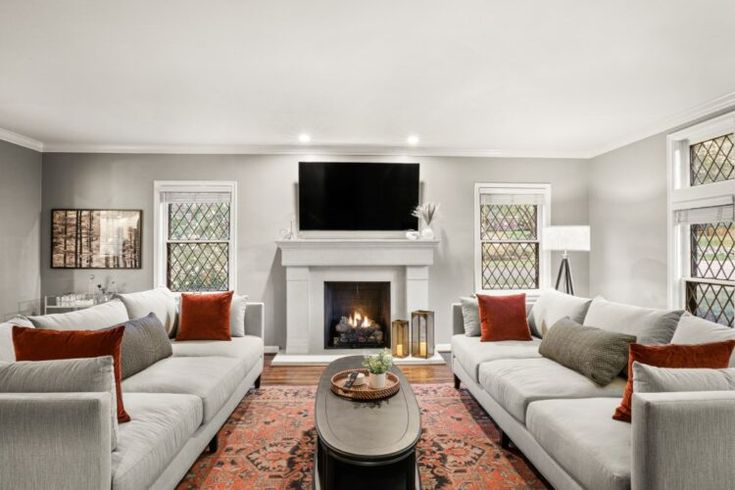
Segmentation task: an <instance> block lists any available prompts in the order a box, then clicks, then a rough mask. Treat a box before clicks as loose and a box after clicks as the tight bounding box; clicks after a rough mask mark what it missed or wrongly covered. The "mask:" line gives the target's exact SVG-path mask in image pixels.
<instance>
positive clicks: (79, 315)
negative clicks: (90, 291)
mask: <svg viewBox="0 0 735 490" xmlns="http://www.w3.org/2000/svg"><path fill="white" fill-rule="evenodd" d="M26 318H27V319H28V320H29V321H30V322H31V323H32V324H33V326H34V327H36V328H44V329H51V330H99V329H102V328H108V327H112V326H114V325H118V324H120V323H123V322H126V321H128V320H129V319H130V317H129V316H128V312H127V310H126V309H125V306H124V305H123V304H122V303H121V302H120V301H117V300H113V301H108V302H107V303H102V304H101V305H95V306H92V307H90V308H85V309H83V310H78V311H70V312H68V313H54V314H52V315H39V316H29V317H26ZM15 323H16V324H17V323H18V322H15ZM20 326H23V325H20Z"/></svg>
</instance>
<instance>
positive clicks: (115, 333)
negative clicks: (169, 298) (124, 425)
mask: <svg viewBox="0 0 735 490" xmlns="http://www.w3.org/2000/svg"><path fill="white" fill-rule="evenodd" d="M124 331H125V328H124V327H122V326H119V327H114V328H110V329H105V330H94V331H91V330H67V331H62V330H46V329H39V328H26V327H18V326H14V327H13V346H14V347H15V357H16V359H18V360H19V361H51V360H56V359H77V358H87V357H101V356H112V360H113V367H114V373H115V394H116V395H117V420H118V422H128V421H129V420H130V416H129V415H128V414H127V412H126V411H125V406H124V405H123V398H122V386H121V384H120V382H121V379H120V375H121V372H122V370H121V369H120V357H121V356H120V351H121V349H120V347H121V345H122V337H123V332H124Z"/></svg>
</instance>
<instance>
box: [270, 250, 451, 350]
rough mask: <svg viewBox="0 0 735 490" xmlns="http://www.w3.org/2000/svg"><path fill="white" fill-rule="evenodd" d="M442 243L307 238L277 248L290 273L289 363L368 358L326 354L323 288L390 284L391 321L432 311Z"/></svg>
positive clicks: (287, 300) (287, 282) (287, 345)
mask: <svg viewBox="0 0 735 490" xmlns="http://www.w3.org/2000/svg"><path fill="white" fill-rule="evenodd" d="M438 243H439V242H438V241H437V240H407V239H397V238H396V239H392V238H374V239H373V238H365V239H358V238H355V239H342V238H313V239H311V238H309V239H294V240H280V241H278V242H276V244H277V245H278V247H279V248H280V249H281V263H282V265H283V266H284V267H285V268H286V308H287V313H286V352H285V354H286V356H285V357H288V356H292V357H304V355H307V356H310V355H311V356H315V355H322V356H323V355H335V354H337V355H355V354H361V353H363V352H364V351H363V350H362V349H325V348H324V283H325V282H331V281H343V282H347V281H385V282H390V311H391V321H392V320H397V319H403V320H406V319H410V312H411V311H414V310H419V309H431V305H429V269H430V266H431V265H432V264H433V263H434V250H435V248H436V246H437V244H438ZM277 358H278V356H277ZM277 358H276V359H274V363H276V360H277Z"/></svg>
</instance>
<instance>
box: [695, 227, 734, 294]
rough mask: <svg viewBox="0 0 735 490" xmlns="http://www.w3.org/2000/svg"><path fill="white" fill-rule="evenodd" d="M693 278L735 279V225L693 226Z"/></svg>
mask: <svg viewBox="0 0 735 490" xmlns="http://www.w3.org/2000/svg"><path fill="white" fill-rule="evenodd" d="M691 241H692V245H691V250H692V277H701V278H704V279H722V280H724V281H730V280H733V279H735V224H733V223H710V224H702V225H692V226H691Z"/></svg>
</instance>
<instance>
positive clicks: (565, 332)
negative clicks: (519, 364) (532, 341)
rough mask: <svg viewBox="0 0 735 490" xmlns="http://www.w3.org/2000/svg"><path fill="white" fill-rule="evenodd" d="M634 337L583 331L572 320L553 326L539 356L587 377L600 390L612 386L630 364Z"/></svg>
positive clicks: (594, 330)
mask: <svg viewBox="0 0 735 490" xmlns="http://www.w3.org/2000/svg"><path fill="white" fill-rule="evenodd" d="M633 342H635V337H634V336H632V335H625V334H621V333H615V332H607V331H605V330H601V329H599V328H595V327H583V326H582V325H580V324H579V323H577V322H574V321H572V320H570V319H569V318H562V319H561V320H559V321H558V322H556V323H555V324H554V326H553V327H552V328H550V329H549V331H548V332H547V333H546V335H545V336H544V338H543V340H542V341H541V345H539V349H538V351H539V353H540V354H541V355H542V356H544V357H546V358H548V359H551V360H552V361H556V362H558V363H559V364H561V365H562V366H565V367H568V368H569V369H572V370H574V371H577V372H578V373H579V374H582V375H584V376H586V377H587V378H589V379H591V380H592V381H594V382H595V383H597V384H598V385H601V386H605V385H608V384H610V383H611V382H612V381H613V380H614V379H615V378H616V377H617V376H618V375H619V374H620V372H621V371H622V370H623V369H625V367H626V365H627V363H628V347H629V345H630V344H632V343H633Z"/></svg>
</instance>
